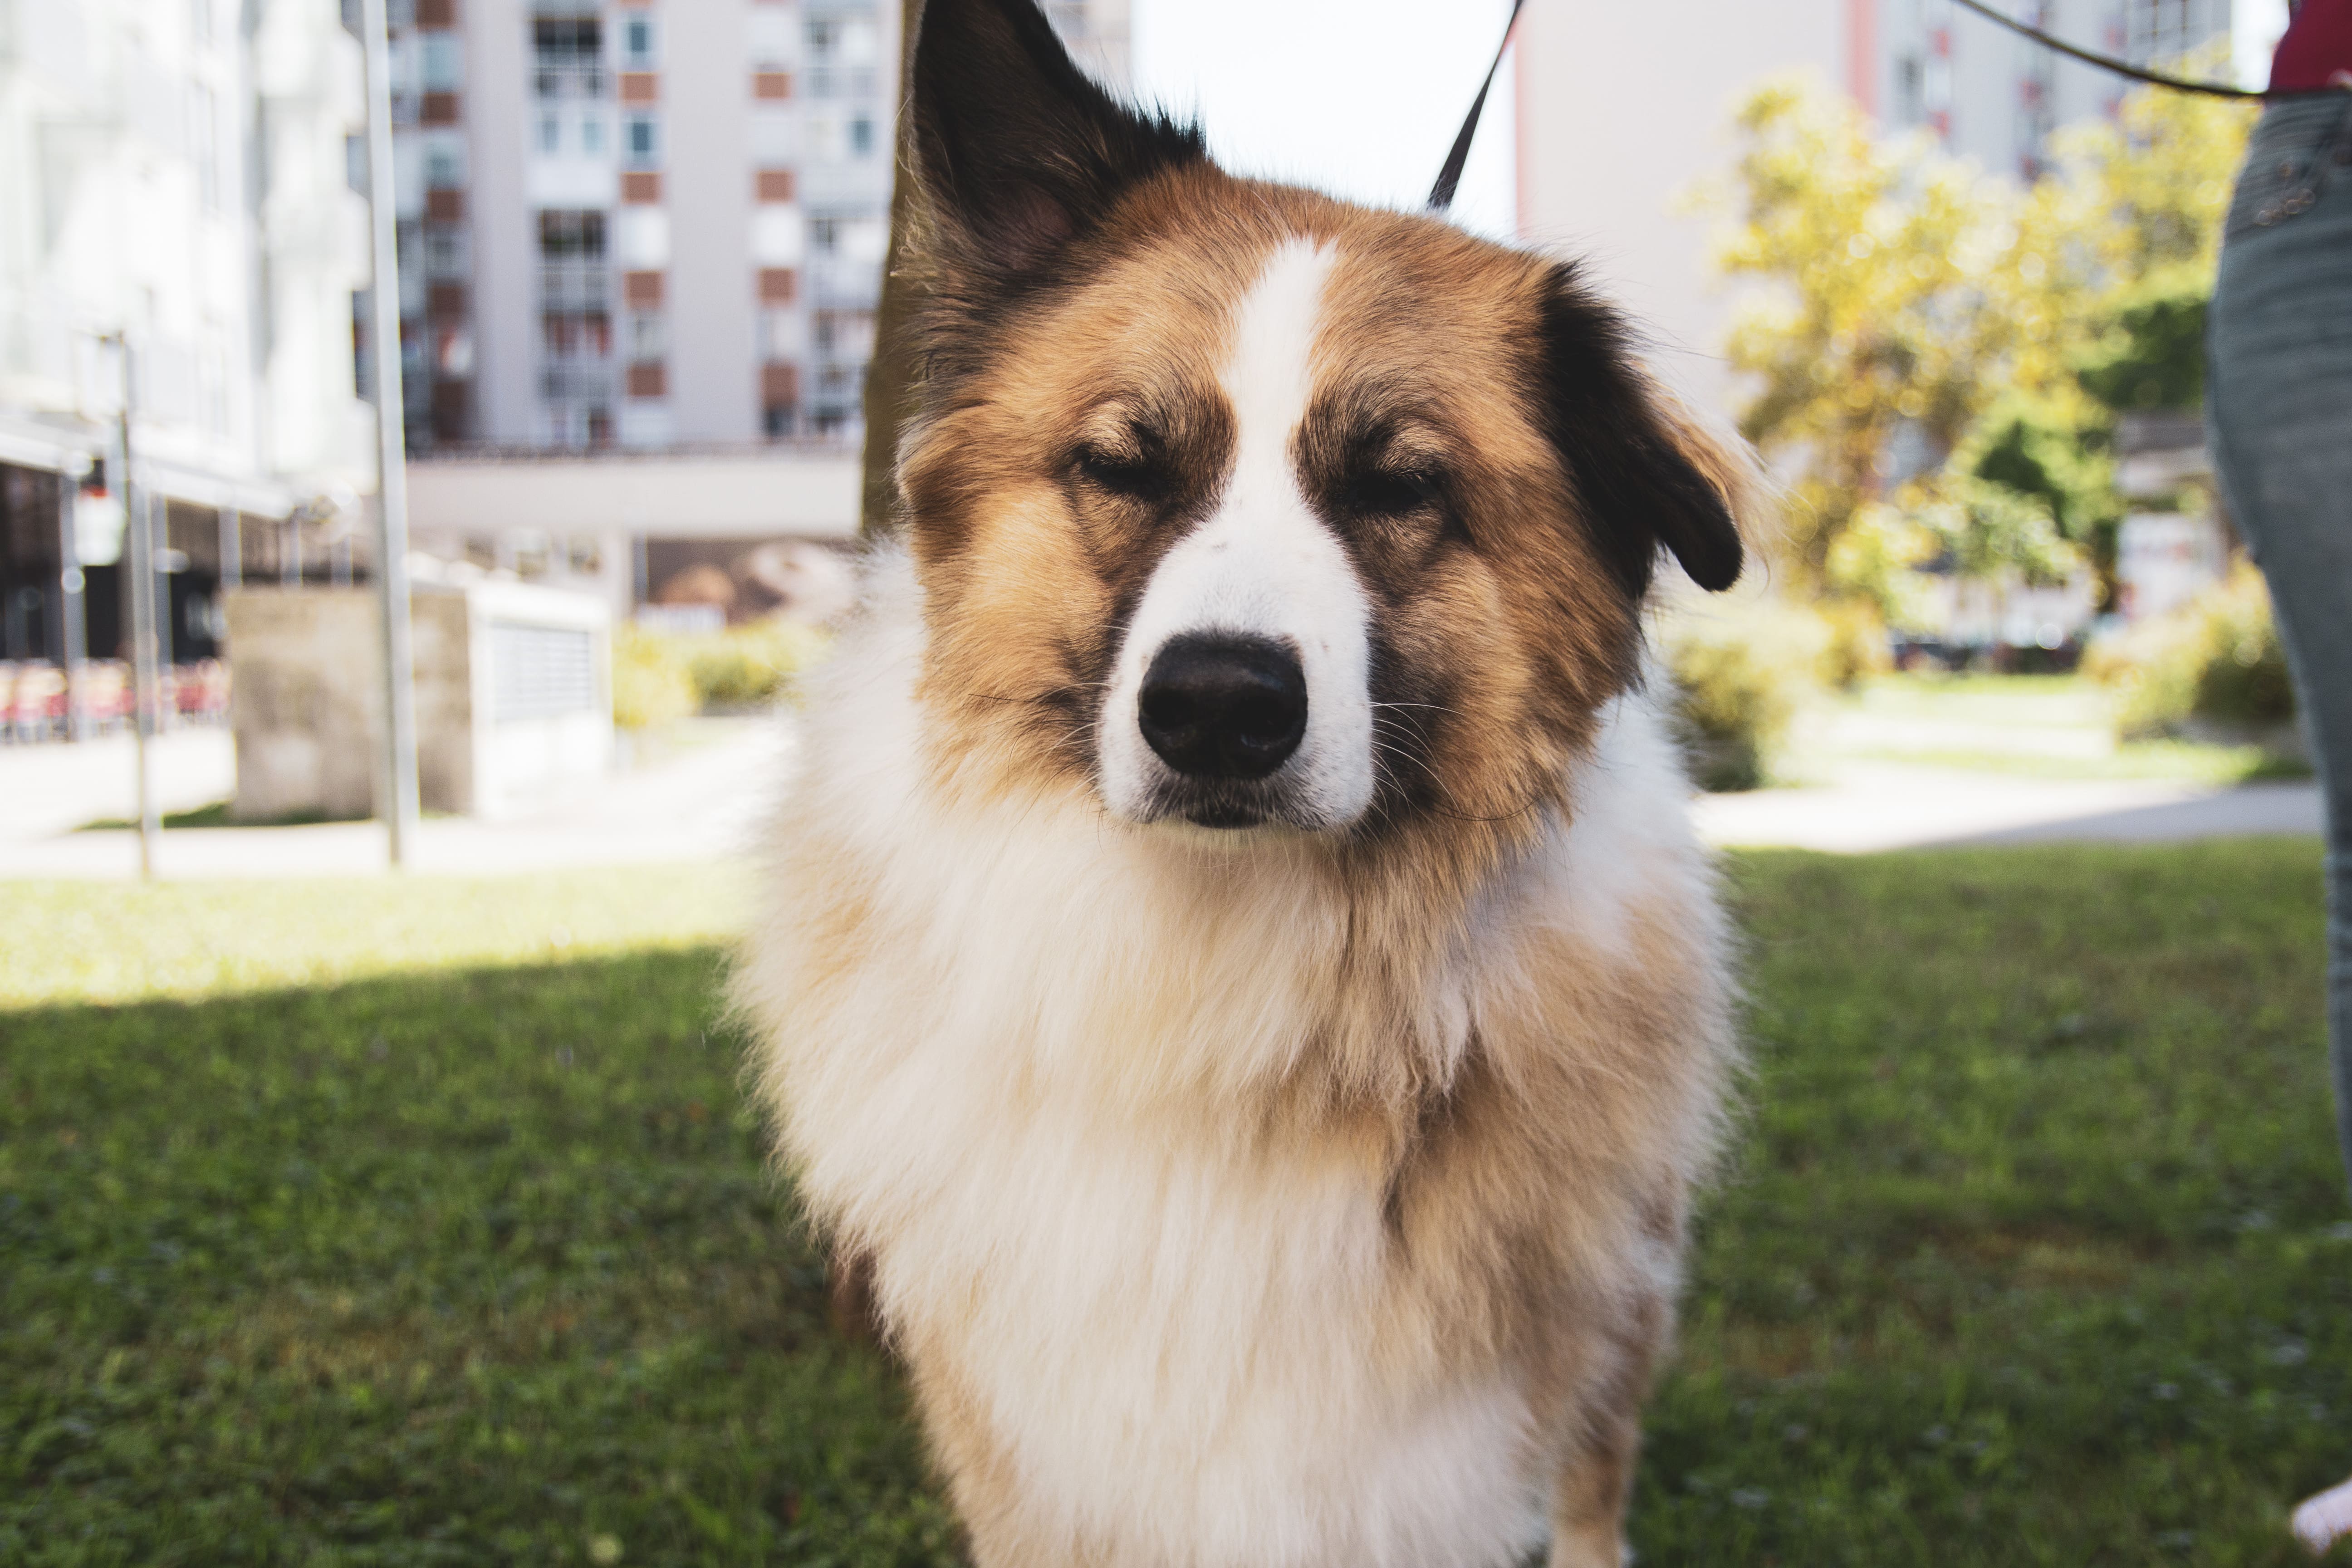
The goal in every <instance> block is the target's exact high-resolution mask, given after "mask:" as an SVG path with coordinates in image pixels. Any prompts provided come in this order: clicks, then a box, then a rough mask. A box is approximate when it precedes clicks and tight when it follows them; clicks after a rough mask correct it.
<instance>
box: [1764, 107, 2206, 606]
mask: <svg viewBox="0 0 2352 1568" xmlns="http://www.w3.org/2000/svg"><path fill="white" fill-rule="evenodd" d="M2251 121H2252V115H2251V113H2250V111H2249V110H2245V109H2244V108H2242V107H2240V106H2237V105H2231V104H2227V103H2221V102H2217V101H2213V100H2203V99H2192V98H2189V97H2186V96H2185V95H2181V94H2175V93H2165V92H2161V91H2157V90H2153V89H2151V90H2149V91H2146V92H2141V93H2137V94H2135V95H2134V96H2132V97H2131V98H2129V99H2127V100H2126V102H2125V105H2124V107H2123V109H2122V110H2121V112H2120V113H2119V114H2118V116H2117V117H2116V120H2114V121H2106V122H2098V123H2095V124H2091V125H2087V126H2084V127H2079V128H2075V129H2073V130H2070V131H2067V132H2062V133H2061V135H2060V136H2059V137H2058V138H2057V139H2056V141H2055V145H2054V147H2053V153H2054V157H2053V163H2054V172H2053V174H2052V175H2051V176H2050V177H2048V178H2045V179H2043V180H2042V181H2040V182H2038V183H2037V184H2034V185H2032V186H2031V187H2027V188H2021V187H2020V186H2018V185H2017V184H2014V183H2013V182H2011V181H2008V180H2004V179H1999V178H1994V177H1990V176H1988V175H1986V174H1983V173H1982V172H1981V171H1979V169H1977V168H1976V167H1975V166H1974V165H1972V164H1969V163H1964V162H1961V161H1959V160H1956V159H1953V158H1951V157H1949V156H1948V155H1946V154H1944V153H1942V152H1941V151H1940V150H1939V149H1937V147H1936V146H1935V145H1934V144H1933V143H1932V142H1930V141H1929V140H1928V139H1927V138H1926V137H1924V136H1920V135H1914V136H1909V137H1904V138H1897V139H1891V140H1890V139H1884V138H1880V137H1877V136H1875V135H1874V133H1873V132H1872V129H1871V127H1870V125H1869V122H1868V121H1867V120H1866V119H1865V118H1864V116H1863V114H1862V112H1861V111H1860V110H1858V109H1857V108H1856V107H1855V106H1854V105H1853V103H1851V102H1850V101H1849V100H1845V99H1843V97H1840V96H1838V95H1835V94H1832V93H1831V92H1829V91H1827V90H1826V89H1822V88H1820V87H1818V86H1814V85H1811V84H1810V83H1807V82H1804V81H1801V80H1781V81H1776V82H1772V83H1769V84H1767V85H1766V86H1764V87H1762V88H1760V89H1758V90H1757V91H1756V92H1755V93H1754V94H1753V95H1752V96H1751V97H1750V98H1749V99H1748V101H1747V102H1746V103H1745V104H1744V105H1743V106H1742V107H1741V109H1740V111H1739V113H1738V120H1737V124H1738V132H1739V136H1740V139H1741V151H1740V157H1739V161H1738V166H1737V172H1736V175H1735V179H1734V202H1733V205H1734V208H1735V213H1736V217H1737V223H1736V226H1735V227H1734V229H1733V230H1732V232H1731V233H1730V234H1729V236H1728V237H1727V239H1726V240H1725V242H1724V244H1723V246H1722V247H1721V249H1720V251H1719V253H1718V264H1719V266H1720V268H1721V269H1722V270H1723V271H1724V272H1725V273H1726V274H1727V276H1729V277H1731V278H1733V279H1740V280H1744V281H1746V282H1748V283H1749V284H1751V285H1753V287H1752V288H1751V289H1750V290H1749V294H1748V299H1747V300H1746V301H1745V302H1744V304H1743V307H1742V309H1741V310H1740V312H1739V314H1738V318H1737V321H1736V322H1735V325H1734V327H1733V329H1732V332H1731V336H1730V340H1729V342H1728V343H1727V351H1728V356H1729V358H1730V361H1731V363H1732V364H1733V365H1734V367H1735V368H1736V369H1738V370H1739V371H1742V372H1745V373H1747V374H1748V376H1749V377H1750V378H1751V379H1752V384H1753V385H1754V387H1755V392H1754V395H1753V396H1752V397H1751V398H1750V399H1749V401H1748V405H1747V407H1746V408H1745V410H1744V411H1743V414H1742V417H1741V427H1742V429H1743V431H1744V432H1745V433H1746V434H1747V436H1748V438H1749V439H1750V440H1752V441H1754V442H1755V443H1756V444H1757V445H1758V447H1759V448H1761V449H1762V450H1763V451H1764V452H1765V454H1766V455H1767V456H1768V457H1769V458H1772V459H1773V460H1774V461H1775V462H1776V463H1777V464H1779V465H1780V467H1781V468H1783V470H1784V471H1787V472H1790V474H1791V475H1792V476H1793V479H1792V484H1791V489H1792V491H1793V495H1792V496H1791V502H1792V505H1791V508H1790V511H1791V516H1790V526H1789V530H1788V536H1787V538H1788V543H1787V553H1788V556H1789V560H1788V561H1787V563H1786V565H1787V566H1788V567H1789V569H1790V572H1789V575H1790V578H1791V579H1792V580H1793V581H1795V582H1796V583H1797V584H1799V585H1800V586H1801V588H1803V589H1805V590H1808V591H1810V592H1811V593H1814V594H1816V595H1821V596H1824V597H1828V598H1833V599H1834V598H1857V599H1862V600H1867V601H1871V602H1874V603H1877V604H1878V605H1880V606H1881V607H1882V608H1883V609H1885V610H1886V611H1887V612H1888V613H1890V614H1891V613H1894V612H1895V609H1896V607H1897V606H1896V604H1895V601H1896V600H1897V599H1898V598H1899V596H1900V585H1899V584H1895V583H1892V582H1889V581H1888V580H1886V577H1887V574H1889V573H1897V574H1899V573H1900V572H1902V571H1903V570H1904V568H1906V567H1907V566H1912V565H1916V564H1919V563H1922V562H1923V561H1924V560H1926V559H1931V558H1937V557H1942V558H1945V559H1948V560H1950V561H1952V562H1954V563H1956V564H1958V565H1959V566H1960V567H1961V569H1964V570H1981V571H1985V572H1999V571H2015V572H2019V573H2021V574H2024V575H2025V576H2027V577H2029V578H2033V577H2042V576H2046V575H2047V574H2050V573H2051V572H2053V570H2057V569H2058V568H2059V567H2060V566H2061V565H2063V563H2065V562H2066V561H2068V560H2070V559H2079V557H2077V556H2074V555H2073V554H2072V551H2073V550H2074V549H2078V548H2083V547H2087V548H2088V550H2089V551H2090V552H2091V555H2092V556H2093V558H2094V559H2096V560H2098V561H2099V562H2100V563H2101V565H2102V568H2103V570H2106V571H2111V570H2112V560H2113V534H2114V528H2115V524H2116V520H2117V518H2118V517H2119V516H2120V514H2121V502H2120V500H2119V498H2118V497H2117V496H2116V493H2115V486H2114V469H2113V464H2112V461H2111V459H2110V458H2109V452H2110V448H2111V446H2112V438H2113V432H2114V426H2115V419H2116V415H2117V413H2118V412H2120V411H2127V410H2131V409H2137V408H2181V407H2193V406H2194V405H2196V403H2197V401H2198V399H2199V398H2200V396H2201V394H2202V387H2203V354H2202V346H2201V335H2202V327H2203V310H2204V300H2205V298H2206V297H2207V295H2209V294H2210V291H2211V288H2212V278H2213V268H2214V262H2215V258H2216V257H2217V255H2218V252H2219V248H2220V239H2221V221H2222V217H2223V215H2224V213H2225V211H2226V208H2227V205H2228V201H2229V195H2230V185H2231V174H2232V172H2233V170H2234V168H2235V166H2236V163H2237V162H2238V160H2239V159H2240V158H2241V157H2242V155H2243V150H2244V144H2245V136H2246V132H2247V130H2248V128H2249V126H2250V124H2251ZM1986 487H1992V488H1996V489H1999V490H2000V491H2001V492H2003V493H2004V494H2005V496H2006V497H2007V499H2006V500H2004V499H2003V496H2001V495H1989V494H1988V493H1986ZM2013 503H2021V504H2013ZM1890 509H1891V510H1890ZM2037 517H2038V518H2039V519H2040V520H2041V521H2033V520H2034V519H2035V518H2037ZM1906 519H1907V520H1908V521H1907V522H1906ZM1956 520H1957V521H1956ZM1954 526H1958V527H1959V528H1960V529H1961V530H1962V532H1963V533H1964V534H1965V533H1966V532H1967V531H1969V530H1976V531H1979V532H1981V533H1982V535H1983V537H1982V538H1981V539H1971V538H1963V537H1959V536H1956V535H1954V534H1953V532H1952V529H1953V527H1954ZM1849 534H1853V535H1855V537H1853V538H1852V539H1848V537H1847V536H1848V535H1849Z"/></svg>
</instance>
